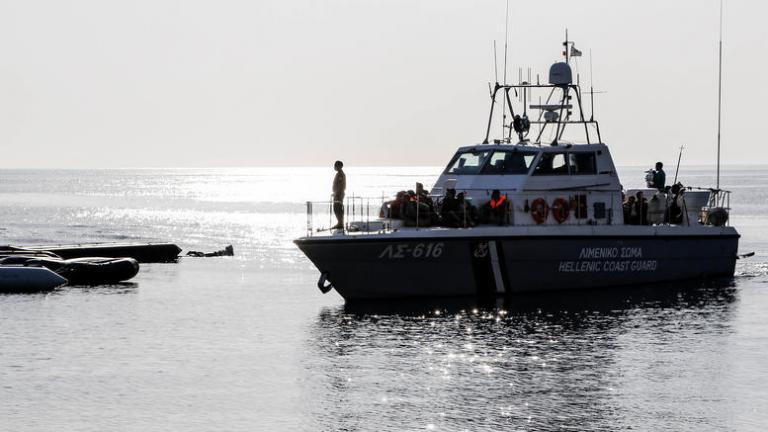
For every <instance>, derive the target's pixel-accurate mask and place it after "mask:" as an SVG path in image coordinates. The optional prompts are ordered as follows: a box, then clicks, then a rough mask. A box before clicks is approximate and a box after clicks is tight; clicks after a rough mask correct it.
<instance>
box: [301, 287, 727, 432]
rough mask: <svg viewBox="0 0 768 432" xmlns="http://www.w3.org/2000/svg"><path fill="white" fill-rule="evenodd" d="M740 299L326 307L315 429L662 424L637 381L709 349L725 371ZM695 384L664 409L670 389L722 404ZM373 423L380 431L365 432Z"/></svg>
mask: <svg viewBox="0 0 768 432" xmlns="http://www.w3.org/2000/svg"><path fill="white" fill-rule="evenodd" d="M736 299H737V297H736V291H735V288H734V286H733V283H732V281H727V280H726V281H717V282H711V283H708V284H706V285H701V284H694V285H691V284H685V285H679V284H676V285H673V286H656V287H641V288H636V289H631V290H628V289H623V288H622V289H620V290H619V289H614V290H601V291H594V292H580V293H575V294H568V295H565V294H560V293H558V294H547V295H542V296H535V297H532V296H524V297H522V296H518V297H511V298H507V299H504V300H499V303H498V304H487V302H483V301H479V300H477V299H454V300H451V301H449V302H446V301H445V300H444V299H443V300H440V301H439V302H437V301H420V302H416V303H414V302H407V303H403V302H397V303H393V302H387V303H384V302H376V303H356V304H349V305H346V306H343V307H338V308H327V309H324V310H323V311H322V312H321V313H320V315H319V317H318V319H317V320H316V322H315V323H314V324H313V325H312V327H311V329H310V332H309V334H310V335H311V338H310V340H308V342H307V345H308V346H307V356H306V358H305V359H304V361H305V363H306V367H305V368H304V369H305V370H306V371H308V372H309V373H310V374H312V376H311V378H308V380H307V381H308V382H309V383H311V385H309V386H307V390H308V393H307V398H308V400H307V404H306V405H307V409H308V410H310V412H311V417H312V418H311V421H312V422H313V423H315V424H318V425H321V426H322V427H321V428H327V429H334V430H358V429H371V428H376V429H379V430H382V429H393V430H398V429H408V430H410V429H424V428H426V429H435V430H465V429H466V430H500V429H503V430H510V429H525V430H552V429H563V428H566V429H567V428H573V429H578V430H605V429H617V428H628V427H638V426H640V427H643V426H644V425H645V426H647V425H648V424H653V423H658V425H659V427H663V426H664V421H665V420H664V419H665V416H666V417H667V420H671V419H670V418H669V416H670V415H671V414H670V412H669V405H668V404H661V405H659V402H658V401H654V400H647V396H648V394H653V393H654V392H652V391H651V392H649V391H645V397H646V398H644V399H639V398H636V397H635V395H633V394H631V391H630V390H631V389H632V388H634V387H635V386H637V385H638V382H643V383H645V382H648V381H647V380H646V379H645V378H643V379H640V381H636V379H637V376H638V375H640V376H642V375H643V373H645V371H647V367H648V365H649V364H650V363H652V362H653V361H656V360H657V359H667V358H669V359H671V360H672V364H671V365H669V366H671V367H669V368H668V369H670V370H669V373H670V374H674V373H675V370H676V368H682V367H684V363H687V364H688V365H690V363H691V362H687V361H686V354H685V353H686V352H696V351H698V350H700V348H701V347H702V346H705V345H706V347H707V349H710V348H714V349H715V353H714V355H712V357H713V358H711V359H710V360H711V361H714V362H718V361H720V360H722V358H721V357H719V356H718V355H717V354H718V351H717V350H718V349H719V348H718V346H720V345H719V342H722V340H723V339H724V338H726V337H727V335H728V333H729V331H730V320H731V315H732V314H733V311H732V309H733V307H734V306H733V305H734V302H735V301H736ZM655 359H656V360H655ZM675 360H679V361H680V362H681V364H679V365H678V364H676V363H675ZM676 386H680V387H682V388H678V387H676ZM684 387H685V383H684V382H675V381H674V380H670V383H669V384H668V385H667V386H666V388H665V389H664V390H663V391H662V394H660V398H661V399H660V400H663V397H662V396H664V395H667V396H668V394H666V393H664V392H670V393H672V394H675V395H676V396H682V397H685V396H690V397H692V398H701V399H707V398H709V399H712V400H717V398H718V397H722V395H718V394H691V395H686V394H685V392H686V391H688V392H690V389H688V390H686V389H685V388H684ZM718 388H719V387H717V386H713V387H712V388H711V390H712V391H713V392H715V393H716V392H717V391H718V390H717V389H718ZM310 400H311V403H310ZM689 400H690V399H689ZM694 405H695V406H696V407H698V408H695V407H694V408H690V409H699V410H701V411H703V412H697V413H696V415H698V416H700V417H699V418H700V419H701V420H702V421H703V422H704V424H709V425H720V424H721V423H722V421H723V418H724V417H723V416H722V415H718V414H717V412H716V411H712V412H707V409H706V408H702V407H706V404H702V403H697V404H692V405H691V406H692V407H693V406H694ZM676 414H679V413H676ZM702 416H703V417H702ZM644 417H647V418H644ZM709 417H711V418H709ZM371 419H375V421H376V424H360V422H362V421H364V420H365V421H370V420H371ZM649 422H650V423H649ZM723 426H725V425H723Z"/></svg>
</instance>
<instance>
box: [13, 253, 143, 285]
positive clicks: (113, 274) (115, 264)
mask: <svg viewBox="0 0 768 432" xmlns="http://www.w3.org/2000/svg"><path fill="white" fill-rule="evenodd" d="M0 264H2V265H7V264H13V265H23V266H26V267H29V268H31V267H44V268H46V269H49V270H52V271H54V272H56V273H57V274H59V275H60V276H62V277H64V278H66V279H67V280H68V281H69V283H70V284H72V285H102V284H112V283H118V282H125V281H127V280H129V279H131V278H133V277H134V276H136V274H137V273H138V272H139V263H138V261H136V260H135V259H133V258H103V257H92V258H75V259H69V260H65V259H61V258H44V257H29V256H11V257H7V258H4V259H2V260H0Z"/></svg>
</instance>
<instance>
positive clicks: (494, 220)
mask: <svg viewBox="0 0 768 432" xmlns="http://www.w3.org/2000/svg"><path fill="white" fill-rule="evenodd" d="M509 210H510V206H509V200H508V199H507V196H506V195H502V194H501V192H500V191H499V190H498V189H495V190H494V191H493V192H492V193H491V200H490V201H488V202H487V203H485V204H484V205H483V207H482V208H481V209H480V220H481V222H482V223H490V224H498V225H508V224H509Z"/></svg>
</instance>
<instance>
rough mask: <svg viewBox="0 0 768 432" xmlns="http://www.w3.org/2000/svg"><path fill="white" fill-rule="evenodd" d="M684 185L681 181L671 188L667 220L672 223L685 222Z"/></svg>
mask: <svg viewBox="0 0 768 432" xmlns="http://www.w3.org/2000/svg"><path fill="white" fill-rule="evenodd" d="M683 205H684V202H683V186H682V185H681V184H680V183H675V184H673V185H672V188H671V189H670V193H669V195H668V198H667V221H668V222H669V223H671V224H677V225H679V224H682V223H683V213H684V210H683Z"/></svg>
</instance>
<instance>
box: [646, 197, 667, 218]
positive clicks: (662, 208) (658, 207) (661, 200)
mask: <svg viewBox="0 0 768 432" xmlns="http://www.w3.org/2000/svg"><path fill="white" fill-rule="evenodd" d="M666 212H667V196H666V195H664V192H656V193H655V194H653V196H652V197H651V200H650V201H648V223H649V224H651V225H659V224H662V223H664V214H665V213H666Z"/></svg>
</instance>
